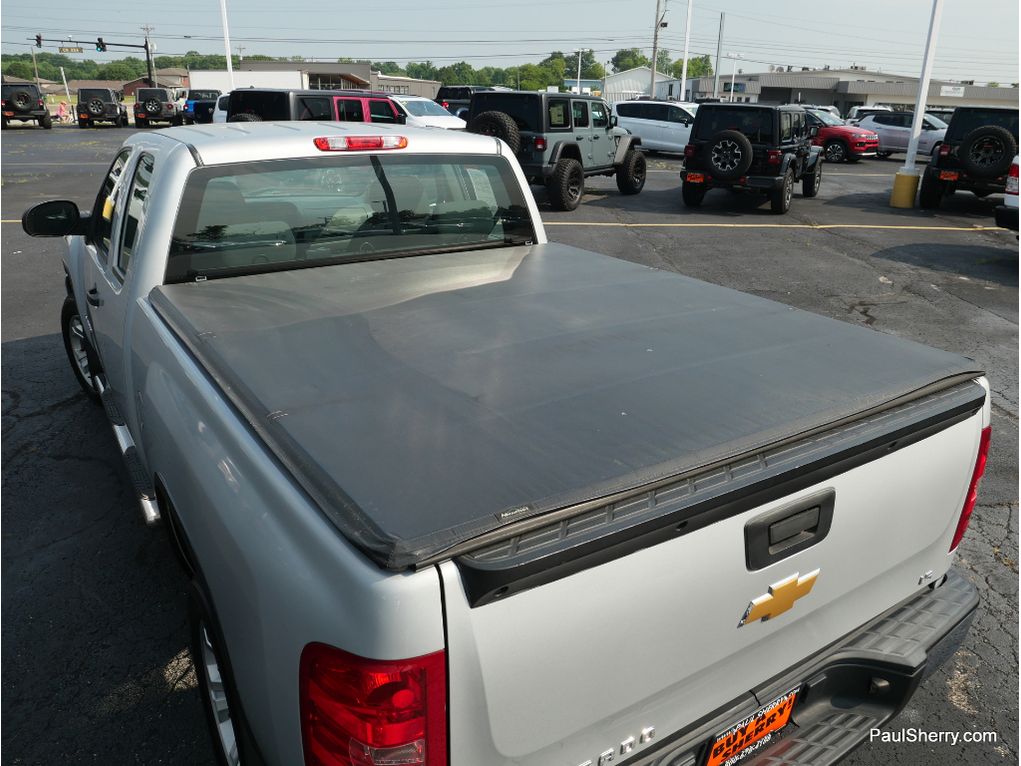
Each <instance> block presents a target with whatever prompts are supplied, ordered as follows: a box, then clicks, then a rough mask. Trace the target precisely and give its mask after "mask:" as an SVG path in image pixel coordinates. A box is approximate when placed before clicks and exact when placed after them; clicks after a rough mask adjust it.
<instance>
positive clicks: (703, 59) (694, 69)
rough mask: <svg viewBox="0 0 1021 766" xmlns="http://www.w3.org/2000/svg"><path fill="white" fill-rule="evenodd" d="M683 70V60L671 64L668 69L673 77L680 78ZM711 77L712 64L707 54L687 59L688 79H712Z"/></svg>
mask: <svg viewBox="0 0 1021 766" xmlns="http://www.w3.org/2000/svg"><path fill="white" fill-rule="evenodd" d="M683 69H684V59H683V58H679V59H677V61H675V62H674V63H673V65H672V66H671V68H670V73H671V74H672V75H673V76H674V77H680V76H681V73H682V71H683ZM712 76H713V62H712V59H711V58H710V57H709V54H708V53H707V54H705V55H704V56H695V58H690V59H688V79H689V80H690V79H691V78H693V77H712Z"/></svg>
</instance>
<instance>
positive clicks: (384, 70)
mask: <svg viewBox="0 0 1021 766" xmlns="http://www.w3.org/2000/svg"><path fill="white" fill-rule="evenodd" d="M372 68H373V70H375V71H377V72H379V73H380V74H393V75H400V76H401V77H403V76H404V75H405V74H407V73H406V72H405V71H404V70H403V69H401V67H400V64H398V63H397V62H396V61H373V62H372Z"/></svg>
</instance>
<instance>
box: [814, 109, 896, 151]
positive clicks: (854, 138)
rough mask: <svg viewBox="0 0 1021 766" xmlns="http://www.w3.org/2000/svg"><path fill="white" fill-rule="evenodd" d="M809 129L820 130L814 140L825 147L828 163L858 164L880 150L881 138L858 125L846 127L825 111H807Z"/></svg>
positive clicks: (816, 143)
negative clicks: (813, 127) (860, 160)
mask: <svg viewBox="0 0 1021 766" xmlns="http://www.w3.org/2000/svg"><path fill="white" fill-rule="evenodd" d="M805 113H806V114H807V115H808V124H809V127H812V126H815V127H818V128H819V133H818V134H817V135H816V136H815V138H813V139H812V143H813V144H815V145H816V146H821V147H823V154H825V156H826V161H827V162H857V161H858V160H859V159H861V158H862V157H875V156H876V152H877V151H878V150H879V136H878V135H876V134H875V133H873V132H872V131H871V130H864V129H863V128H859V127H858V126H856V125H845V124H844V123H843V122H842V121H841V120H840V119H839V118H837V117H834V116H833V115H832V114H830V113H829V112H827V111H825V110H823V109H806V110H805Z"/></svg>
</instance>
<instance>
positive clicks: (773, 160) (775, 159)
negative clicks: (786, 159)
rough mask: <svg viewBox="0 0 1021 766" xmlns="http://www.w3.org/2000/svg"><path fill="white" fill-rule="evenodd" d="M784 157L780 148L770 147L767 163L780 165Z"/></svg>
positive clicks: (767, 152)
mask: <svg viewBox="0 0 1021 766" xmlns="http://www.w3.org/2000/svg"><path fill="white" fill-rule="evenodd" d="M782 158H783V152H781V151H780V150H779V149H768V150H767V151H766V164H768V165H779V164H780V160H781V159H782Z"/></svg>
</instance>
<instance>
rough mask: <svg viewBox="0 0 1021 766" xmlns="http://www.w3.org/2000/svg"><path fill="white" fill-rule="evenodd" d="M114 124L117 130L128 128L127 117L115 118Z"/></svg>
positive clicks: (124, 115) (123, 115)
mask: <svg viewBox="0 0 1021 766" xmlns="http://www.w3.org/2000/svg"><path fill="white" fill-rule="evenodd" d="M114 124H115V125H116V126H117V127H118V128H126V127H128V116H127V115H126V114H122V115H119V116H118V117H117V122H116V123H114Z"/></svg>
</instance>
